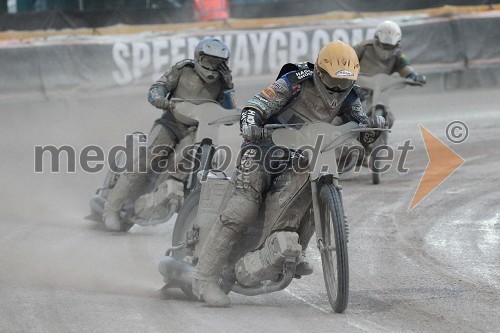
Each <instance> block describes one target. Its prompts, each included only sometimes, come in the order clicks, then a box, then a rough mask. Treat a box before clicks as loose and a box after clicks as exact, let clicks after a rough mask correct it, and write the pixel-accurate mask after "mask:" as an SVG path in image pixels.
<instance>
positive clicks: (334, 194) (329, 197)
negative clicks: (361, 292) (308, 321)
mask: <svg viewBox="0 0 500 333" xmlns="http://www.w3.org/2000/svg"><path fill="white" fill-rule="evenodd" d="M319 203H320V217H321V228H322V229H323V237H324V239H323V246H324V248H323V250H322V251H321V262H322V264H323V277H324V279H325V287H326V291H327V294H328V300H329V301H330V305H331V306H332V308H333V310H334V311H335V312H337V313H342V312H344V311H345V309H346V308H347V303H348V301H349V263H348V256H347V234H346V230H345V221H344V209H343V206H342V201H341V199H340V195H339V193H338V191H337V189H336V188H335V187H334V186H333V185H331V184H324V185H323V186H321V189H320V192H319Z"/></svg>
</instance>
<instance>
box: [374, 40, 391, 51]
mask: <svg viewBox="0 0 500 333" xmlns="http://www.w3.org/2000/svg"><path fill="white" fill-rule="evenodd" d="M375 43H377V46H378V47H380V48H381V49H383V50H384V51H392V50H394V49H395V48H396V45H391V44H386V43H382V42H381V41H380V40H379V39H378V38H376V39H375Z"/></svg>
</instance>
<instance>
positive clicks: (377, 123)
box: [363, 116, 385, 128]
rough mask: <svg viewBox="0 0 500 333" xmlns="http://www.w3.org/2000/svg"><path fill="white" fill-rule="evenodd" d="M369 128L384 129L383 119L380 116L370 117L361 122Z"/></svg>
mask: <svg viewBox="0 0 500 333" xmlns="http://www.w3.org/2000/svg"><path fill="white" fill-rule="evenodd" d="M363 123H364V124H366V126H367V127H369V128H384V126H385V118H384V117H382V116H371V117H369V118H366V121H364V122H363Z"/></svg>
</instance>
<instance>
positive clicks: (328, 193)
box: [158, 122, 374, 313]
mask: <svg viewBox="0 0 500 333" xmlns="http://www.w3.org/2000/svg"><path fill="white" fill-rule="evenodd" d="M266 127H268V128H271V131H272V141H273V142H274V144H276V145H278V146H282V147H285V148H286V149H288V150H289V151H291V152H296V153H298V154H301V155H302V154H306V156H307V161H308V164H307V166H306V167H305V168H304V169H301V171H302V172H298V171H297V170H296V169H295V170H294V168H293V167H291V166H289V167H288V169H286V170H285V171H284V172H283V173H282V174H280V176H278V177H276V179H275V181H274V182H273V184H272V186H271V188H270V190H269V192H268V193H267V195H266V196H265V198H266V199H265V202H264V203H263V206H262V207H261V208H262V209H261V212H260V216H259V218H258V219H257V221H255V223H254V224H253V225H252V227H250V228H248V229H247V230H246V231H245V233H244V234H243V236H242V238H241V240H240V241H239V242H238V243H237V244H236V245H235V246H234V247H233V249H232V253H231V255H230V257H229V264H228V265H227V267H226V268H225V269H224V272H223V274H222V275H221V276H220V277H219V279H218V281H219V283H220V286H221V288H222V289H223V290H224V291H225V292H226V293H229V292H230V291H232V292H235V293H238V294H242V295H247V296H255V295H260V294H265V293H270V292H275V291H280V290H283V289H285V288H286V287H287V286H288V285H289V284H290V282H291V281H292V279H293V278H294V277H297V278H299V276H296V275H295V269H296V265H297V262H298V258H299V256H300V253H301V250H302V246H301V245H300V244H299V233H300V230H301V228H304V227H306V226H307V225H309V226H310V227H312V228H314V231H315V233H316V245H317V248H318V250H319V252H320V255H321V260H322V266H323V276H324V281H325V286H326V290H327V294H328V299H329V302H330V304H331V306H332V308H333V309H334V311H335V312H338V313H342V312H343V311H344V310H345V309H346V307H347V303H348V298H349V263H348V251H347V242H348V226H347V222H346V217H345V215H344V209H343V204H342V188H341V186H340V185H339V182H338V173H337V165H336V163H332V162H331V161H335V157H336V156H335V155H336V148H337V147H339V146H341V145H344V144H346V143H349V142H351V141H353V140H355V139H356V138H358V137H359V134H360V132H365V131H372V130H374V129H371V128H366V127H360V126H359V125H358V124H356V123H354V122H350V123H347V124H344V125H341V126H334V125H331V124H327V123H312V124H307V125H303V126H302V127H301V128H300V129H293V128H279V127H283V125H266ZM304 147H308V148H304ZM312 147H314V148H312ZM307 149H309V150H307ZM306 150H307V152H306ZM206 173H207V174H208V176H207V177H206V179H205V180H204V181H202V182H201V184H202V186H201V188H198V189H196V190H195V191H194V192H192V193H191V194H190V195H189V196H188V198H187V199H186V201H185V203H184V205H183V206H182V208H181V210H180V212H179V215H178V217H177V221H176V223H175V226H174V231H173V236H172V247H171V248H169V249H168V250H167V252H166V254H165V256H164V257H163V259H162V260H161V261H160V263H159V267H158V268H159V271H160V273H161V274H162V275H163V277H164V281H165V283H166V285H165V287H164V289H167V288H174V287H178V288H181V289H182V290H183V291H184V293H185V294H187V295H188V296H190V297H193V298H194V295H193V293H192V289H191V287H192V279H193V273H194V271H195V266H196V263H197V261H198V258H199V256H200V253H201V252H200V251H202V249H203V244H204V242H205V241H206V238H207V235H208V234H209V231H210V228H211V227H212V225H213V224H214V223H215V221H216V219H217V217H218V215H219V214H220V213H221V211H222V210H223V209H224V206H225V203H226V202H227V201H228V199H229V197H230V196H231V194H232V191H233V189H234V186H235V185H234V181H235V180H234V179H231V180H230V179H228V178H227V177H226V176H225V175H224V174H223V173H221V172H219V171H217V170H210V171H206Z"/></svg>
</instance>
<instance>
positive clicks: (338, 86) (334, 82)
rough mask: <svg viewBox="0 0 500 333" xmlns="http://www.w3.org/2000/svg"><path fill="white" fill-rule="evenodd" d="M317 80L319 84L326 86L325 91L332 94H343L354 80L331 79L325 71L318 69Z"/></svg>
mask: <svg viewBox="0 0 500 333" xmlns="http://www.w3.org/2000/svg"><path fill="white" fill-rule="evenodd" d="M318 72H319V78H320V79H321V82H323V84H324V85H325V86H326V89H328V90H330V91H332V92H343V91H346V90H347V89H349V88H351V87H352V86H353V84H354V80H349V79H341V78H338V77H331V76H330V75H329V74H328V73H327V72H326V71H325V70H323V69H322V68H319V71H318Z"/></svg>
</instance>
